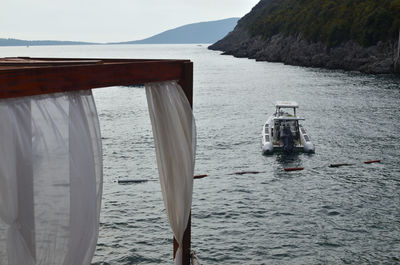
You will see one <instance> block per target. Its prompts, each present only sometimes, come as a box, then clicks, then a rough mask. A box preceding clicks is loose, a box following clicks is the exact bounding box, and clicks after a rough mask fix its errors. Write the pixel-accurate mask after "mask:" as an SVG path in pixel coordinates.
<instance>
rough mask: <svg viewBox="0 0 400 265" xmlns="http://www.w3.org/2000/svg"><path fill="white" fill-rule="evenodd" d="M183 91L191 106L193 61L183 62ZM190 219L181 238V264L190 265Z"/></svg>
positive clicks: (176, 246) (180, 82) (175, 247)
mask: <svg viewBox="0 0 400 265" xmlns="http://www.w3.org/2000/svg"><path fill="white" fill-rule="evenodd" d="M179 84H180V85H181V87H182V89H183V92H185V95H186V97H187V99H188V101H189V103H190V106H192V108H193V63H192V62H187V63H184V64H183V76H182V78H181V79H180V80H179ZM191 219H192V213H190V215H189V220H188V223H187V226H186V230H185V232H184V234H183V240H182V265H190V245H191V226H192V225H191V223H192V222H191ZM178 246H179V245H178V242H177V241H176V239H175V237H174V258H175V256H176V251H177V250H178Z"/></svg>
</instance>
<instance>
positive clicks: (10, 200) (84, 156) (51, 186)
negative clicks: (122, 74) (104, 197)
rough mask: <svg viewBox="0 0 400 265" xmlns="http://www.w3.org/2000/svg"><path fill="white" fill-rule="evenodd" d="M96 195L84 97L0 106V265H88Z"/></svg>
mask: <svg viewBox="0 0 400 265" xmlns="http://www.w3.org/2000/svg"><path fill="white" fill-rule="evenodd" d="M101 194H102V152H101V137H100V129H99V123H98V118H97V112H96V108H95V104H94V101H93V96H92V94H91V91H82V92H72V93H60V94H54V95H45V96H34V97H24V98H17V99H6V100H1V101H0V264H2V265H7V264H8V265H38V264H40V265H47V264H49V265H80V264H90V262H91V259H92V256H93V253H94V251H95V247H96V243H97V236H98V228H99V215H100V204H101Z"/></svg>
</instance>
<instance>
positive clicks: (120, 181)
mask: <svg viewBox="0 0 400 265" xmlns="http://www.w3.org/2000/svg"><path fill="white" fill-rule="evenodd" d="M147 181H148V180H147V179H119V180H118V184H128V183H143V182H147Z"/></svg>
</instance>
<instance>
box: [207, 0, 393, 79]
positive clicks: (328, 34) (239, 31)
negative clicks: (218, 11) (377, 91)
mask: <svg viewBox="0 0 400 265" xmlns="http://www.w3.org/2000/svg"><path fill="white" fill-rule="evenodd" d="M399 34H400V0H261V1H260V2H259V3H258V4H257V5H256V6H254V7H253V9H252V10H251V11H250V12H249V13H248V14H247V15H245V16H244V17H242V18H241V19H240V20H239V21H238V24H237V26H236V27H235V29H234V30H233V31H232V32H230V33H229V34H228V35H227V36H225V37H224V38H223V39H221V40H220V41H218V42H216V43H214V44H213V45H211V46H210V47H209V48H210V49H212V50H221V51H223V52H224V54H228V55H234V56H236V57H247V58H253V59H256V60H260V61H270V62H283V63H286V64H291V65H301V66H310V67H323V68H329V69H344V70H357V71H361V72H366V73H394V72H397V73H398V72H399V69H400V59H399V48H398V47H399V44H398V43H400V41H398V40H399Z"/></svg>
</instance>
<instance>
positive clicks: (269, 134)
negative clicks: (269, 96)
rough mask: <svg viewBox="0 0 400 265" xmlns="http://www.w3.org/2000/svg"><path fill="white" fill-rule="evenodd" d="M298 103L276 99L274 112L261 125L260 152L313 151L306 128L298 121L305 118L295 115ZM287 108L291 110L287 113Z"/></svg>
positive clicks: (288, 152)
mask: <svg viewBox="0 0 400 265" xmlns="http://www.w3.org/2000/svg"><path fill="white" fill-rule="evenodd" d="M298 107H299V105H298V104H297V103H296V102H294V101H278V102H277V103H276V104H275V113H274V114H272V115H271V116H270V117H269V118H268V120H267V121H266V122H265V124H264V125H263V129H262V141H261V142H262V153H263V154H264V155H265V154H272V153H273V152H274V151H275V150H281V151H283V152H284V153H285V154H290V153H293V152H294V151H303V152H306V153H314V152H315V147H314V144H313V143H312V142H311V139H310V136H308V134H307V132H306V130H305V129H304V128H303V126H302V125H300V123H299V121H303V120H305V119H304V118H300V117H298V116H297V115H296V109H297V108H298ZM288 110H292V112H291V113H289V111H288Z"/></svg>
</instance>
